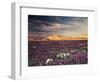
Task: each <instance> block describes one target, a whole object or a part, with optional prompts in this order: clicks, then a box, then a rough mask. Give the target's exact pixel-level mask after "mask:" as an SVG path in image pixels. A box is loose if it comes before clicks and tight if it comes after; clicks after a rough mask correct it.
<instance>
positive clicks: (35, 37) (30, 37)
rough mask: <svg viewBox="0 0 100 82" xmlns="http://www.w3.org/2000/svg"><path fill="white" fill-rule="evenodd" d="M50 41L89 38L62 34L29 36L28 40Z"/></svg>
mask: <svg viewBox="0 0 100 82" xmlns="http://www.w3.org/2000/svg"><path fill="white" fill-rule="evenodd" d="M41 40H42V41H50V40H54V41H56V40H87V37H63V36H60V35H51V36H47V37H41V36H28V41H41Z"/></svg>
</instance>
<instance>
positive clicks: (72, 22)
mask: <svg viewBox="0 0 100 82" xmlns="http://www.w3.org/2000/svg"><path fill="white" fill-rule="evenodd" d="M87 22H88V19H87V17H68V16H67V17H64V16H39V15H38V16H37V15H29V16H28V31H29V32H35V33H36V32H37V33H40V32H42V33H44V34H48V35H49V34H61V35H68V33H69V34H75V33H77V34H80V33H81V34H82V33H83V34H87Z"/></svg>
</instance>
